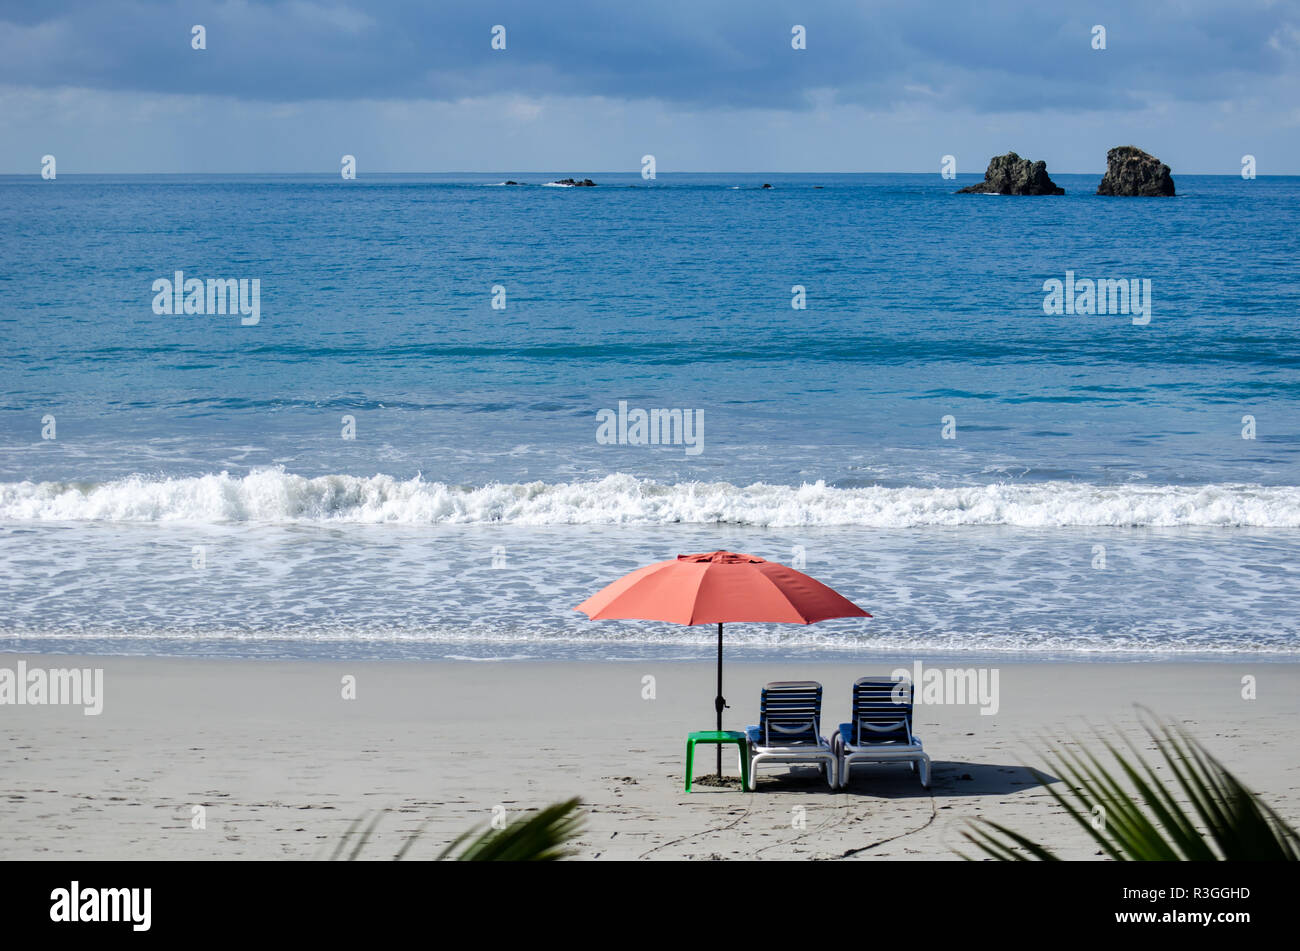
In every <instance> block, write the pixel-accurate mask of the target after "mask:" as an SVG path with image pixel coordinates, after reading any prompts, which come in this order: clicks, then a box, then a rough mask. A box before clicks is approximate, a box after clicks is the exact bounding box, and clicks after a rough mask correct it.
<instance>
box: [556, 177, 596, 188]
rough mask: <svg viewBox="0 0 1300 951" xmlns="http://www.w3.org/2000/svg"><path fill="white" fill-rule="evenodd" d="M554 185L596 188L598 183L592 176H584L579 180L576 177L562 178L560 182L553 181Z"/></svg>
mask: <svg viewBox="0 0 1300 951" xmlns="http://www.w3.org/2000/svg"><path fill="white" fill-rule="evenodd" d="M551 184H552V185H572V186H573V187H574V188H595V187H596V183H595V182H593V181H592V180H591V179H590V178H584V179H583V180H582V181H578V180H577V179H576V178H562V179H560V180H559V181H558V182H551Z"/></svg>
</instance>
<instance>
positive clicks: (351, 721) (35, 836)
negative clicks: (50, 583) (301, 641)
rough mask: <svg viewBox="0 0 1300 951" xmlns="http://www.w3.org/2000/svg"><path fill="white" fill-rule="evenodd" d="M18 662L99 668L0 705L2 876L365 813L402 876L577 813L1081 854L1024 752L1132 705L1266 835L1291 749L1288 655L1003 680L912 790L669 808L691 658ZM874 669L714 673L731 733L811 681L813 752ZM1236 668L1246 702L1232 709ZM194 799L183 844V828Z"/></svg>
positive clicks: (611, 848)
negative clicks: (1226, 777) (771, 688)
mask: <svg viewBox="0 0 1300 951" xmlns="http://www.w3.org/2000/svg"><path fill="white" fill-rule="evenodd" d="M56 657H57V658H58V660H57V662H55V661H54V660H53V659H54V658H56ZM19 659H22V660H25V661H26V662H27V663H28V664H29V665H32V666H42V667H46V668H53V667H73V666H79V667H91V668H103V670H104V697H103V712H102V713H101V714H100V715H98V716H85V715H84V714H83V713H82V711H81V710H80V709H79V708H76V707H53V706H33V705H25V706H7V705H0V727H3V732H4V736H5V739H6V740H7V743H6V744H5V747H4V750H3V752H2V753H0V777H3V778H0V801H3V802H5V804H6V806H5V808H4V809H3V811H0V841H4V842H5V843H6V857H8V858H36V859H40V858H85V859H149V858H180V859H193V860H202V859H277V858H282V859H312V858H321V857H327V856H328V854H329V852H330V851H331V850H332V849H333V846H334V845H335V844H336V843H337V840H338V839H339V837H341V836H342V835H343V834H344V832H345V830H346V829H347V827H348V826H349V824H350V823H351V822H352V821H353V820H355V819H357V818H358V817H361V816H363V815H367V814H369V815H371V816H373V815H374V814H375V813H376V812H377V811H378V810H385V809H386V810H391V812H389V813H387V814H385V815H384V816H383V818H382V819H381V821H380V824H379V826H378V827H377V829H376V832H375V835H374V838H373V839H372V841H371V842H370V843H368V845H367V847H366V850H365V853H364V854H363V858H382V859H387V858H390V857H391V856H392V855H393V854H394V853H395V852H396V851H397V849H398V848H400V847H401V845H402V843H403V842H404V841H405V839H406V837H407V836H409V835H410V834H411V833H412V832H413V831H414V830H415V829H417V828H419V827H420V826H421V825H422V824H423V823H426V822H427V823H428V825H427V827H426V828H425V831H424V833H423V834H422V836H421V838H420V839H419V840H418V842H417V844H416V846H415V847H414V848H413V849H412V851H411V853H410V854H409V855H408V860H422V859H427V858H430V857H432V856H433V855H436V854H437V852H438V851H440V849H441V847H442V846H443V845H445V844H446V843H448V842H450V841H451V840H452V839H453V838H455V837H456V836H457V835H459V834H460V833H461V832H463V831H464V830H465V829H467V828H470V827H471V826H474V825H481V824H485V823H487V822H488V821H490V819H491V818H492V815H493V810H494V809H501V810H504V813H503V814H505V815H507V816H510V817H513V816H517V815H519V814H520V813H522V812H525V811H527V810H531V809H536V808H539V807H541V806H544V805H546V804H548V803H550V802H554V801H558V800H560V799H564V798H568V797H569V796H573V795H578V796H581V797H582V798H583V800H584V802H585V803H586V806H585V826H586V828H585V831H584V832H583V834H582V835H581V836H580V837H579V838H578V840H577V842H576V848H577V850H578V855H577V857H579V858H585V859H593V858H601V859H610V858H616V859H638V858H647V859H650V858H709V857H714V856H716V857H721V858H822V859H835V858H886V859H955V858H957V855H956V854H955V853H954V852H953V851H952V850H953V847H954V846H956V847H958V848H960V847H961V843H962V840H961V839H960V830H961V828H962V826H963V824H964V823H965V822H966V821H967V820H969V819H972V818H975V817H980V816H983V817H986V818H991V819H994V820H995V821H999V822H1003V823H1004V824H1006V825H1008V826H1009V827H1011V828H1013V829H1016V830H1017V831H1020V832H1023V833H1025V834H1027V835H1029V836H1030V837H1031V838H1034V839H1037V840H1039V841H1043V842H1044V843H1046V844H1048V845H1049V847H1052V848H1053V849H1055V850H1057V851H1058V852H1059V853H1060V854H1061V855H1062V857H1065V858H1072V859H1088V860H1091V859H1094V858H1095V857H1096V856H1095V855H1094V854H1093V853H1094V852H1095V848H1094V847H1093V846H1092V845H1091V843H1090V841H1089V840H1087V839H1086V837H1083V836H1082V834H1081V833H1078V832H1077V830H1075V829H1074V828H1073V827H1072V825H1071V823H1070V822H1069V820H1068V819H1067V818H1066V817H1065V815H1064V814H1063V813H1062V812H1061V811H1060V809H1059V808H1058V807H1056V806H1055V805H1054V803H1053V802H1052V801H1051V799H1050V797H1049V796H1048V794H1047V793H1046V791H1045V790H1043V789H1042V788H1040V787H1038V786H1037V785H1036V784H1035V783H1034V781H1033V780H1032V778H1031V777H1030V776H1029V774H1028V772H1027V770H1026V769H1025V765H1024V764H1025V763H1028V764H1030V765H1035V764H1036V761H1035V758H1034V757H1035V745H1034V744H1035V742H1036V738H1038V737H1040V736H1045V735H1050V736H1052V737H1054V738H1057V739H1060V740H1068V738H1069V736H1070V735H1072V734H1078V735H1088V724H1096V725H1099V726H1101V727H1103V728H1104V729H1105V730H1107V735H1108V736H1109V735H1111V734H1110V733H1109V732H1108V731H1109V727H1110V725H1112V724H1114V725H1118V726H1120V727H1123V728H1125V729H1126V730H1127V731H1128V732H1129V735H1134V736H1135V737H1139V736H1142V735H1141V734H1140V733H1135V732H1133V731H1134V730H1135V728H1136V725H1137V722H1138V721H1137V716H1138V714H1137V709H1136V707H1135V706H1134V705H1135V704H1143V705H1145V706H1146V707H1148V708H1150V709H1151V710H1153V711H1154V712H1155V713H1157V714H1159V715H1162V716H1164V717H1167V718H1169V719H1172V720H1174V721H1175V722H1178V723H1180V724H1182V725H1183V726H1185V727H1186V728H1187V729H1189V730H1190V731H1191V732H1192V733H1193V734H1194V735H1195V736H1197V737H1198V738H1199V739H1200V740H1202V741H1203V742H1204V743H1205V745H1206V746H1207V747H1208V748H1209V750H1210V751H1211V752H1212V753H1214V754H1215V755H1216V756H1219V757H1220V758H1221V759H1222V760H1223V762H1224V764H1225V765H1226V766H1227V767H1228V768H1229V769H1231V770H1234V771H1235V772H1237V774H1238V775H1239V778H1241V779H1242V781H1243V782H1245V784H1246V785H1247V786H1249V787H1251V788H1252V789H1254V790H1256V791H1257V792H1259V793H1260V794H1261V795H1262V796H1263V797H1264V798H1265V800H1266V801H1268V802H1269V803H1270V804H1271V805H1272V806H1273V807H1274V808H1275V809H1277V811H1278V812H1279V814H1281V815H1282V816H1283V818H1285V819H1287V820H1288V821H1290V822H1292V823H1295V822H1297V820H1300V766H1298V765H1296V764H1295V763H1294V761H1293V757H1291V756H1290V753H1289V751H1290V750H1291V748H1292V746H1293V738H1294V723H1295V718H1296V717H1297V716H1300V663H1296V662H1292V663H1286V664H1268V665H1267V666H1264V665H1257V664H1256V663H1255V662H1253V661H1242V662H1237V663H1228V664H1224V663H1179V662H1173V663H1168V664H1150V663H1140V662H1135V663H1127V664H1122V663H1121V664H1109V663H1108V664H1083V663H1066V664H1059V663H1058V664H1042V663H1029V664H1015V663H1006V664H1003V665H1000V666H999V667H998V670H999V673H1000V683H999V686H1000V702H999V704H998V710H997V712H996V713H995V714H992V715H982V714H981V713H980V712H979V708H978V707H977V706H976V705H973V704H964V705H962V704H947V705H934V704H926V703H924V702H923V703H921V704H919V705H918V706H917V708H916V713H915V727H916V732H917V733H918V734H919V735H920V736H921V737H922V738H923V740H924V741H925V746H926V749H927V751H928V752H929V753H930V755H931V756H932V757H933V760H934V777H933V781H932V787H931V789H930V790H929V791H928V792H927V791H926V790H924V789H922V788H921V787H920V784H919V782H918V781H917V779H916V777H915V775H913V774H911V773H909V771H908V770H907V767H905V766H885V767H864V768H862V769H860V770H857V771H855V778H854V781H853V783H852V785H851V786H850V787H849V789H847V790H845V791H840V792H831V791H829V790H828V789H827V787H826V786H825V784H824V782H822V781H821V780H820V779H819V778H818V777H816V776H811V775H805V774H801V773H787V772H786V768H785V767H772V768H770V769H767V768H765V769H763V770H762V771H761V772H760V773H759V789H758V791H757V792H755V793H750V794H745V793H739V792H733V791H715V790H706V789H702V788H701V787H698V786H697V791H696V792H692V793H690V794H686V793H685V792H683V790H682V782H683V765H684V740H685V735H686V733H687V732H689V731H690V730H697V729H711V728H712V723H713V710H712V697H713V693H714V683H713V677H714V675H715V674H714V670H713V667H712V665H711V664H709V663H707V662H704V661H703V660H701V661H691V662H670V661H642V662H639V663H638V662H626V663H588V662H567V661H537V662H533V663H523V662H520V663H486V664H485V663H467V662H458V661H431V662H421V663H409V662H404V661H361V660H353V661H342V662H334V661H283V660H266V659H250V660H218V659H198V658H187V659H178V658H132V657H108V656H79V655H50V654H36V655H32V654H22V655H20V654H9V655H6V656H5V657H0V667H13V666H14V665H15V664H16V662H17V661H18V660H19ZM900 665H901V664H900ZM963 666H966V665H963ZM880 672H882V671H881V668H880V666H874V667H873V666H872V665H871V664H869V663H865V662H842V661H826V660H824V659H823V660H820V661H783V662H780V663H770V662H769V663H762V662H755V663H744V662H737V663H735V664H729V665H728V666H727V668H726V675H725V676H726V680H725V683H724V694H725V695H726V697H727V698H728V702H729V703H730V705H731V709H729V710H727V711H726V716H725V724H724V726H725V728H728V729H741V728H743V727H744V726H745V725H747V724H749V723H752V722H755V718H756V716H757V707H758V692H759V688H760V687H761V685H762V684H763V683H765V682H768V681H771V680H779V679H801V678H809V679H815V680H818V681H820V682H821V683H823V685H824V687H825V696H824V704H823V715H824V718H825V719H824V723H823V729H822V732H823V733H827V734H829V733H830V732H831V731H832V730H833V729H834V724H835V723H837V722H839V721H841V720H843V719H845V718H847V715H848V710H849V697H850V687H851V684H852V681H853V679H855V678H856V677H858V676H862V675H865V674H870V673H880ZM1247 675H1249V676H1252V677H1254V678H1256V680H1257V683H1258V699H1256V700H1244V699H1243V698H1242V697H1241V686H1240V684H1241V678H1242V677H1243V676H1247ZM647 676H648V677H653V678H654V680H653V681H652V682H651V683H653V685H654V690H653V691H652V692H653V694H654V696H653V698H646V697H645V696H644V694H645V692H646V681H645V678H646V677H647ZM344 677H352V678H355V679H354V681H353V684H354V686H355V699H344V698H343V696H342V693H343V690H344V686H345V685H344V680H343V678H344ZM1140 745H1141V744H1140ZM707 762H711V757H704V759H703V760H701V764H700V769H699V771H700V772H704V771H711V770H709V768H708V766H707V765H705V764H706V763H707ZM735 766H736V764H735V758H734V754H731V755H728V756H726V757H724V769H725V770H726V771H727V772H732V773H734V772H735ZM195 806H201V807H202V808H203V810H204V813H203V814H204V817H205V823H206V827H205V828H201V829H199V828H194V827H193V825H192V823H193V821H194V815H195V813H194V811H193V810H194V807H195ZM796 807H802V813H800V812H799V811H798V810H797V809H796ZM800 815H802V816H803V818H804V820H805V825H804V827H802V828H797V827H795V826H794V825H792V822H793V820H794V818H798V817H799V816H800Z"/></svg>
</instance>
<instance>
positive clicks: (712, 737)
mask: <svg viewBox="0 0 1300 951" xmlns="http://www.w3.org/2000/svg"><path fill="white" fill-rule="evenodd" d="M696 743H713V744H716V745H718V746H722V745H724V744H727V743H732V744H735V746H736V750H737V752H738V753H739V754H740V788H741V789H742V790H744V791H745V792H749V755H748V754H749V741H748V740H747V739H746V738H745V734H743V733H737V732H736V731H735V730H697V731H696V732H694V733H688V734H687V735H686V791H687V792H690V791H691V778H692V776H691V774H692V773H693V772H694V770H695V744H696Z"/></svg>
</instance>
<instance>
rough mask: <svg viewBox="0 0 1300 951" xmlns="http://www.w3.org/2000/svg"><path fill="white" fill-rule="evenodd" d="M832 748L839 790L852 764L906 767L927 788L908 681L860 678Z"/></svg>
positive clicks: (926, 761) (927, 769)
mask: <svg viewBox="0 0 1300 951" xmlns="http://www.w3.org/2000/svg"><path fill="white" fill-rule="evenodd" d="M832 746H833V748H834V751H835V757H836V759H837V760H838V763H839V777H840V788H841V789H842V788H844V787H845V786H847V785H848V782H849V770H850V769H851V768H852V767H853V764H854V763H910V764H911V766H912V769H914V770H916V771H918V772H919V773H920V774H921V785H922V786H924V787H925V788H927V789H928V788H930V757H929V754H927V753H926V752H925V750H923V749H922V748H921V740H920V738H919V737H917V736H916V735H915V734H913V733H912V684H911V681H908V680H893V679H890V678H888V677H863V678H861V679H859V680H858V681H857V682H856V683H854V684H853V722H852V723H841V724H840V728H839V732H837V733H836V734H835V739H834V741H833V743H832ZM751 775H752V771H751Z"/></svg>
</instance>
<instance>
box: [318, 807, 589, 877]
mask: <svg viewBox="0 0 1300 951" xmlns="http://www.w3.org/2000/svg"><path fill="white" fill-rule="evenodd" d="M581 805H582V800H581V799H576V798H575V799H569V800H566V801H564V802H558V803H554V804H553V805H550V806H547V807H546V808H545V809H542V810H540V811H539V812H537V813H536V814H535V815H532V816H529V817H528V818H527V819H522V820H519V821H517V822H512V823H510V824H509V825H507V826H506V827H505V828H504V829H488V830H486V831H485V832H481V833H479V834H478V836H477V837H475V838H474V839H473V840H472V841H470V843H469V845H468V846H466V847H465V848H464V849H463V850H462V851H461V852H460V854H459V855H457V856H455V860H456V861H458V862H550V861H554V860H556V859H562V858H565V857H567V856H569V855H571V854H572V850H571V849H569V848H568V846H567V843H568V842H569V841H570V840H571V839H573V838H575V837H576V836H577V835H578V834H579V833H580V832H581V831H582V817H581V815H580V814H579V807H580V806H581ZM383 815H384V814H383V812H379V813H376V815H375V816H374V818H372V819H371V820H370V822H369V823H368V824H367V825H366V827H365V828H364V829H362V828H361V824H362V823H363V822H365V820H366V816H364V815H363V816H360V817H358V818H357V819H354V820H353V821H352V823H351V825H349V826H348V828H347V831H345V832H344V833H343V837H342V838H341V839H339V841H338V843H337V844H336V845H335V847H334V851H333V853H332V854H331V855H330V860H331V861H333V860H337V859H339V858H340V857H342V856H343V853H344V850H345V849H346V848H347V846H348V844H349V843H350V842H351V843H352V849H351V851H349V852H348V853H347V856H346V861H349V862H352V861H356V860H357V859H358V858H360V856H361V851H362V849H364V848H365V845H366V843H367V842H368V841H369V840H370V837H371V836H372V835H373V834H374V832H375V829H376V827H378V825H379V820H380V819H382V818H383ZM428 824H429V823H428V821H425V822H424V823H422V824H421V825H420V827H419V828H418V829H416V830H415V832H413V833H411V835H409V836H408V837H407V839H406V841H405V842H404V843H403V844H402V847H401V848H400V849H399V850H398V852H397V854H396V855H394V856H393V859H394V861H401V860H402V859H404V858H405V857H406V854H407V853H408V852H409V851H410V850H411V847H412V846H413V845H414V844H415V842H416V840H417V839H419V838H420V836H421V835H423V834H424V830H425V828H426V827H427V826H428ZM476 832H478V829H477V828H472V829H467V830H466V831H465V832H462V833H461V834H460V835H458V836H457V837H456V838H455V839H454V840H452V842H451V844H450V845H448V846H447V847H446V848H445V849H443V850H442V852H441V853H440V854H439V855H438V859H439V860H442V859H446V858H448V857H450V856H451V853H452V852H454V851H455V850H456V849H457V848H458V847H460V846H461V845H463V844H464V843H465V842H466V841H467V840H469V839H470V837H471V836H474V834H475V833H476Z"/></svg>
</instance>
